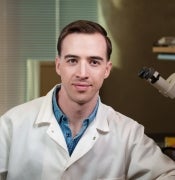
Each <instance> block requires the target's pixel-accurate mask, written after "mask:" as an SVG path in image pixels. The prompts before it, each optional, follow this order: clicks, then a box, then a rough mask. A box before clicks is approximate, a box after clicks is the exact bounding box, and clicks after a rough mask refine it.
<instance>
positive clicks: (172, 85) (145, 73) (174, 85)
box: [138, 67, 175, 99]
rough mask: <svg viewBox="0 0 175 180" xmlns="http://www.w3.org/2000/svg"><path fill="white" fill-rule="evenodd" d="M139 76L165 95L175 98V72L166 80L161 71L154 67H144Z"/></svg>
mask: <svg viewBox="0 0 175 180" xmlns="http://www.w3.org/2000/svg"><path fill="white" fill-rule="evenodd" d="M138 76H139V77H140V78H142V79H146V80H147V81H148V82H149V83H150V84H151V85H152V86H154V87H155V88H156V89H158V91H159V92H160V93H161V94H162V95H164V96H165V97H169V98H171V99H173V98H175V73H173V74H171V75H170V76H169V77H168V78H167V79H166V80H165V79H164V78H163V77H161V75H160V73H159V72H157V71H156V70H154V69H153V68H147V67H143V68H142V69H141V70H140V71H139V73H138Z"/></svg>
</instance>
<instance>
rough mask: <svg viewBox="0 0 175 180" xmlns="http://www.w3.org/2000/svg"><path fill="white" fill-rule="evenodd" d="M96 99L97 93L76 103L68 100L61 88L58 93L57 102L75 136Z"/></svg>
mask: <svg viewBox="0 0 175 180" xmlns="http://www.w3.org/2000/svg"><path fill="white" fill-rule="evenodd" d="M97 100H98V94H97V95H96V96H95V97H94V98H93V99H92V100H90V101H88V102H86V103H77V102H75V101H73V100H70V98H68V97H67V96H66V95H65V94H64V92H62V91H61V90H60V91H59V93H58V104H59V107H60V108H61V110H62V111H63V112H64V114H65V115H66V116H67V117H68V120H69V127H70V129H71V131H72V135H73V136H75V135H76V134H77V133H78V132H79V130H80V129H81V127H82V123H83V121H84V119H86V118H87V117H88V116H89V115H90V114H91V113H92V111H93V110H94V108H95V106H96V103H97Z"/></svg>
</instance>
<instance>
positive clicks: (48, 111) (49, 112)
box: [35, 86, 56, 126]
mask: <svg viewBox="0 0 175 180" xmlns="http://www.w3.org/2000/svg"><path fill="white" fill-rule="evenodd" d="M55 88H56V86H54V87H53V88H52V89H51V90H50V91H49V92H48V93H47V95H46V96H45V97H44V100H43V103H42V105H41V109H40V111H39V113H38V117H37V119H36V121H35V125H39V126H40V125H41V126H42V125H48V124H50V123H51V119H53V117H54V114H53V109H52V94H53V91H54V89H55Z"/></svg>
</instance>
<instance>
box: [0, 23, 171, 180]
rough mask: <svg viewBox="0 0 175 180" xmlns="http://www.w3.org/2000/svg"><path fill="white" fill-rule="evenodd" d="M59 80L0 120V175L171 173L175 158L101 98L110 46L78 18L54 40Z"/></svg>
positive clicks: (15, 179) (55, 177)
mask: <svg viewBox="0 0 175 180" xmlns="http://www.w3.org/2000/svg"><path fill="white" fill-rule="evenodd" d="M57 49H58V57H57V58H56V72H57V74H58V75H60V76H61V84H60V85H56V86H55V87H54V88H53V89H52V90H51V91H50V92H49V93H48V94H47V95H46V96H45V97H41V98H38V99H36V100H33V101H31V102H28V103H25V104H23V105H19V106H17V107H15V108H13V109H12V110H10V111H8V112H7V113H5V114H4V115H3V116H2V117H1V119H0V174H1V180H2V179H3V178H4V179H8V180H31V179H32V180H60V179H62V180H70V179H72V180H95V179H118V180H119V179H120V180H124V179H133V180H135V179H138V180H152V179H168V180H171V179H175V163H174V162H173V161H172V160H170V159H169V158H168V157H167V156H165V155H164V154H162V153H161V150H160V148H159V147H158V146H157V145H156V144H155V143H154V142H153V141H152V140H151V139H150V138H148V137H147V136H145V135H144V128H143V126H142V125H140V124H138V123H137V122H135V121H134V120H132V119H130V118H128V117H126V116H124V115H122V114H120V113H119V112H116V111H114V110H113V109H112V108H111V107H109V106H107V105H105V104H103V103H102V102H101V101H100V98H99V90H100V88H101V86H102V84H103V81H104V79H106V78H107V77H108V76H109V74H110V70H111V67H112V63H111V61H110V55H111V52H112V46H111V42H110V39H109V38H108V37H107V33H106V31H105V30H104V29H103V27H101V26H100V25H99V24H97V23H94V22H90V21H85V20H79V21H75V22H73V23H70V24H69V25H67V26H66V27H65V28H64V29H63V30H62V32H61V34H60V37H59V39H58V45H57Z"/></svg>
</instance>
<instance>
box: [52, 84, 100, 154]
mask: <svg viewBox="0 0 175 180" xmlns="http://www.w3.org/2000/svg"><path fill="white" fill-rule="evenodd" d="M60 88H61V86H57V87H56V88H55V90H54V92H53V97H52V105H53V112H54V115H55V118H56V120H57V122H58V124H59V125H60V127H61V130H62V132H63V135H64V138H65V141H66V144H67V148H68V151H69V155H70V156H71V154H72V152H73V150H74V149H75V147H76V145H77V143H78V141H79V140H80V138H81V137H82V135H83V134H84V132H85V131H86V129H87V127H88V126H89V124H90V123H91V122H92V121H93V120H94V118H95V116H96V113H97V109H98V104H99V103H98V102H97V104H96V106H95V108H94V110H93V112H92V113H91V114H90V115H89V116H88V117H87V118H86V119H85V120H84V121H83V124H82V127H81V129H80V131H79V132H78V134H77V135H76V136H75V137H72V133H71V129H70V127H69V123H68V118H67V117H66V115H65V114H64V113H63V112H62V111H61V109H60V108H59V106H58V104H57V93H58V91H59V90H60Z"/></svg>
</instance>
